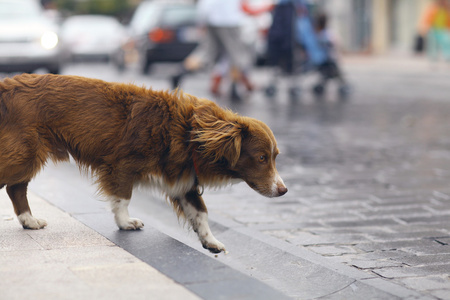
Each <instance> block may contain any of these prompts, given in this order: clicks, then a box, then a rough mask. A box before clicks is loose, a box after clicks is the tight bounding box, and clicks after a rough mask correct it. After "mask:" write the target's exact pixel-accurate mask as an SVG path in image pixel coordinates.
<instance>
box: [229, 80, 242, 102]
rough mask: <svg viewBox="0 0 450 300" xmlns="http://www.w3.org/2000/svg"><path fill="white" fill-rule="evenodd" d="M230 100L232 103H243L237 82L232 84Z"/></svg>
mask: <svg viewBox="0 0 450 300" xmlns="http://www.w3.org/2000/svg"><path fill="white" fill-rule="evenodd" d="M230 98H231V100H232V101H241V100H242V97H241V95H239V92H238V89H237V84H236V82H233V83H232V84H231V93H230Z"/></svg>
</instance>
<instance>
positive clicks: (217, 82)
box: [211, 75, 222, 97]
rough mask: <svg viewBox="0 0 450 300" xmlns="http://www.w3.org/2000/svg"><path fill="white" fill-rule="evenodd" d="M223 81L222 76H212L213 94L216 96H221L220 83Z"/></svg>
mask: <svg viewBox="0 0 450 300" xmlns="http://www.w3.org/2000/svg"><path fill="white" fill-rule="evenodd" d="M221 82H222V76H220V75H215V76H213V78H212V84H211V94H213V95H214V96H216V97H217V96H220V83H221Z"/></svg>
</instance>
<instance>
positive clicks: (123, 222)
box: [110, 197, 144, 230]
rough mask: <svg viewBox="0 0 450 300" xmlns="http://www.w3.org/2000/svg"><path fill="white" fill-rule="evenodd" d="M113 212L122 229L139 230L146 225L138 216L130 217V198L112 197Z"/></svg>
mask: <svg viewBox="0 0 450 300" xmlns="http://www.w3.org/2000/svg"><path fill="white" fill-rule="evenodd" d="M110 202H111V208H112V212H113V213H114V219H115V221H116V224H117V226H119V228H120V229H122V230H137V229H141V228H142V227H144V223H143V222H142V221H141V220H139V219H136V218H130V215H129V213H128V205H129V204H130V200H128V199H121V198H117V197H110Z"/></svg>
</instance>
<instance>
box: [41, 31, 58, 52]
mask: <svg viewBox="0 0 450 300" xmlns="http://www.w3.org/2000/svg"><path fill="white" fill-rule="evenodd" d="M58 41H59V39H58V35H57V34H56V33H54V32H53V31H47V32H45V33H44V34H43V35H42V36H41V46H42V47H43V48H45V49H48V50H50V49H53V48H55V47H56V45H58Z"/></svg>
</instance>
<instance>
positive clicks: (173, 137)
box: [0, 74, 287, 252]
mask: <svg viewBox="0 0 450 300" xmlns="http://www.w3.org/2000/svg"><path fill="white" fill-rule="evenodd" d="M69 154H70V155H71V156H72V157H73V158H74V159H75V160H76V161H77V163H78V165H79V166H80V167H81V168H87V169H90V170H92V173H93V174H94V175H95V176H96V178H97V182H98V184H99V188H100V191H101V192H102V193H103V194H104V195H106V196H107V197H108V199H109V200H110V201H111V205H112V211H113V213H114V215H115V221H116V223H117V225H118V226H119V228H120V229H124V230H134V229H140V228H142V227H143V226H144V224H143V223H142V221H141V220H139V219H134V218H130V217H129V215H128V204H129V202H130V198H131V193H132V190H133V186H135V185H137V184H144V185H148V186H151V187H156V188H159V189H161V190H162V191H163V192H164V193H165V194H166V195H167V197H168V198H169V200H170V202H171V203H172V204H173V207H174V209H175V211H176V212H177V214H178V216H179V217H184V218H186V219H187V220H188V222H189V224H190V226H192V228H193V229H194V231H195V232H197V234H198V237H199V239H200V241H201V243H202V245H203V247H204V248H207V249H209V250H210V251H211V252H220V251H224V250H225V247H224V245H223V244H222V243H220V242H219V241H218V240H216V239H215V238H214V236H213V235H212V233H211V231H210V228H209V225H208V215H207V209H206V206H205V203H204V202H203V199H202V197H201V194H200V192H199V191H200V188H199V187H200V186H202V187H203V186H221V185H225V184H228V183H232V182H234V181H235V180H237V181H238V180H244V181H245V182H246V183H247V184H248V185H249V186H250V187H251V188H253V189H254V190H256V191H257V192H259V193H260V194H262V195H264V196H267V197H277V196H281V195H283V194H285V193H286V192H287V188H286V186H285V185H284V183H283V181H282V179H281V178H280V176H279V175H278V172H277V170H276V168H275V157H276V156H277V154H278V149H277V144H276V141H275V138H274V136H273V134H272V132H271V130H270V129H269V128H268V127H267V126H266V125H265V124H264V123H262V122H260V121H257V120H255V119H252V118H248V117H241V116H238V115H237V114H235V113H233V112H231V111H228V110H224V109H222V108H220V107H219V106H217V105H216V104H214V103H213V102H211V101H209V100H205V99H198V98H196V97H194V96H191V95H188V94H184V93H182V92H178V91H174V92H172V93H169V92H160V91H153V90H151V89H145V88H142V87H137V86H134V85H131V84H120V83H107V82H104V81H101V80H96V79H89V78H83V77H75V76H58V75H28V74H23V75H19V76H15V77H14V78H12V79H11V78H7V79H4V80H3V81H1V82H0V188H1V187H3V186H5V185H6V190H7V192H8V195H9V197H10V198H11V201H12V203H13V205H14V210H15V213H16V214H17V216H18V219H19V221H20V223H21V224H22V226H23V227H24V228H29V229H39V228H43V227H44V226H46V225H47V223H46V222H45V221H44V220H41V219H36V218H34V217H33V216H32V214H31V211H30V207H29V206H28V200H27V195H26V193H27V185H28V182H29V181H30V180H31V179H32V178H33V177H34V176H35V175H36V173H37V172H38V171H39V170H40V169H41V168H42V166H44V165H45V163H46V162H47V161H48V160H53V161H65V160H68V159H69Z"/></svg>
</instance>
